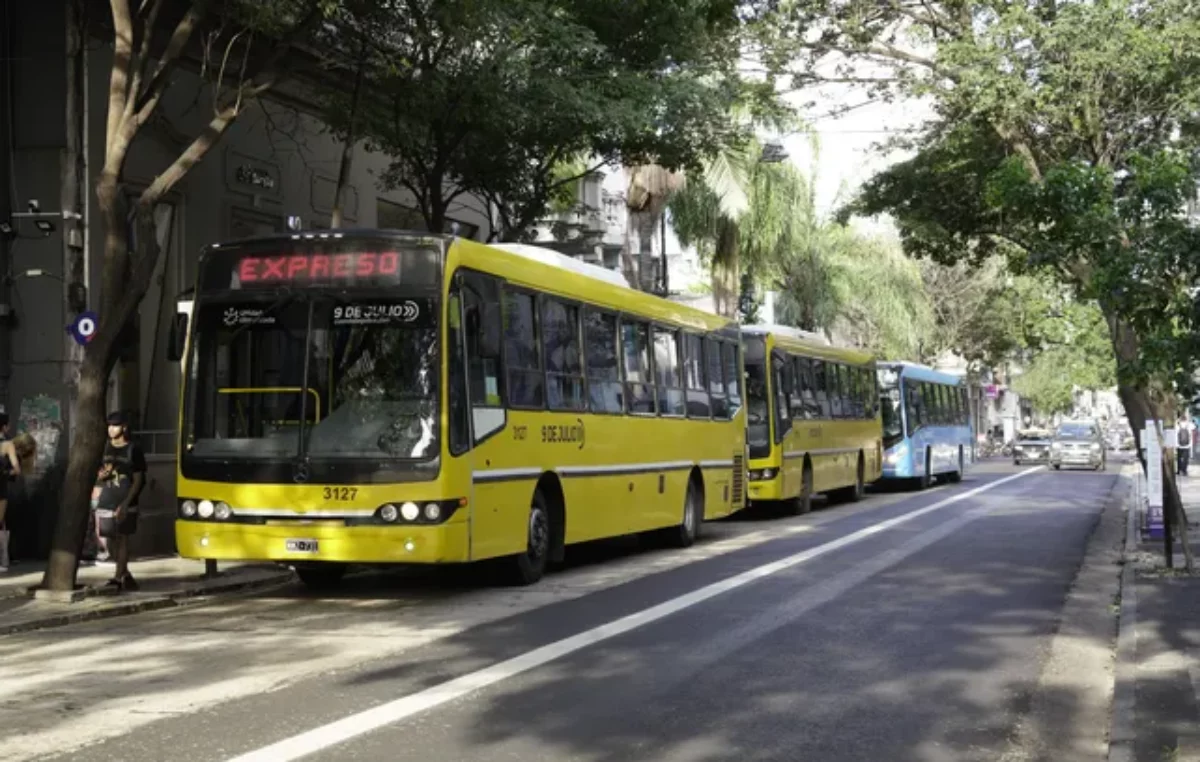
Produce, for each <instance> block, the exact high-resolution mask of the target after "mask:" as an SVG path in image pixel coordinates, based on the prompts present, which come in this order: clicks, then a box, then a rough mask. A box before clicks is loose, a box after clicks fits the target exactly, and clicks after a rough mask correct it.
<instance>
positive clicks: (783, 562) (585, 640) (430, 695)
mask: <svg viewBox="0 0 1200 762" xmlns="http://www.w3.org/2000/svg"><path fill="white" fill-rule="evenodd" d="M1041 470H1042V468H1041V467H1040V466H1037V467H1034V468H1030V469H1026V470H1025V471H1022V472H1020V473H1018V474H1013V475H1012V476H1006V477H1005V478H1003V479H998V480H996V481H994V482H990V483H988V484H984V485H982V486H980V487H976V488H975V489H972V490H968V491H967V492H962V493H960V494H957V495H951V496H950V497H948V498H946V499H944V500H939V501H938V502H936V503H934V504H933V505H929V506H926V507H924V508H920V509H918V510H915V511H913V512H911V513H906V514H904V515H903V516H897V517H896V518H893V519H888V520H887V521H883V522H880V523H879V524H874V525H872V526H869V527H866V528H864V529H860V530H858V531H857V532H853V533H851V534H848V535H846V536H845V537H840V538H838V539H836V540H832V541H830V542H827V543H825V544H824V545H818V546H817V547H815V548H810V549H808V550H805V551H801V552H799V553H795V554H793V555H790V556H787V557H785V558H781V559H779V560H777V561H772V562H771V563H769V564H763V565H762V566H758V567H755V568H753V569H750V570H748V571H744V572H742V573H741V574H737V575H734V576H732V577H729V578H727V579H723V580H721V581H720V582H714V583H712V584H710V585H705V586H704V587H702V588H699V589H697V590H693V591H692V592H690V593H687V594H685V595H681V596H679V597H678V598H673V599H671V600H669V601H664V602H663V603H660V604H658V605H656V606H651V607H650V608H648V609H643V610H642V611H638V612H636V613H634V614H629V615H628V616H625V617H622V618H620V619H617V620H614V621H612V622H609V623H608V624H603V625H600V626H599V627H594V628H592V629H590V630H587V631H585V632H581V633H579V634H578V635H572V636H571V637H569V638H564V639H562V640H559V641H556V642H554V643H550V644H549V645H545V646H542V647H541V648H535V649H534V650H532V651H529V652H527V653H524V654H521V655H520V656H516V657H513V658H511V659H508V660H506V661H502V662H500V663H499V664H493V665H492V666H490V667H485V668H483V669H481V670H478V671H476V672H471V673H469V674H466V675H463V676H461V677H457V678H455V679H453V680H450V681H448V682H445V683H442V684H441V685H435V686H433V687H432V688H427V689H425V690H423V691H420V692H419V693H413V694H411V695H408V696H403V697H401V698H398V699H396V700H395V701H389V702H388V703H386V704H381V705H379V706H377V707H375V708H373V709H367V710H365V711H363V712H359V713H358V714H352V715H350V716H349V717H344V718H342V719H340V720H336V721H334V722H331V723H329V724H327V725H322V726H320V727H317V728H313V729H312V730H309V731H306V732H304V733H301V734H299V735H296V736H293V737H291V738H287V739H284V740H283V741H279V742H278V743H274V744H271V745H270V746H265V747H263V748H261V749H258V750H256V751H252V752H249V753H247V754H243V755H241V756H239V757H234V758H232V759H230V760H229V761H228V762H290V760H294V759H300V758H302V757H306V756H308V755H310V754H315V753H316V752H318V751H321V750H322V749H328V748H330V747H331V746H336V745H337V744H340V743H343V742H345V741H349V740H350V739H353V738H357V737H359V736H362V735H366V734H367V733H370V732H372V731H374V730H378V729H379V728H382V727H384V726H387V725H393V724H395V723H397V722H399V721H400V720H403V719H406V718H408V717H412V716H413V715H416V714H420V713H421V712H425V711H428V710H430V709H433V708H434V707H437V706H441V705H442V704H445V703H448V702H450V701H454V700H455V699H459V698H462V697H463V696H466V695H467V694H469V693H473V692H475V691H478V690H482V689H483V688H487V687H488V686H491V685H495V684H496V683H499V682H502V681H504V680H507V679H509V678H512V677H516V676H517V675H520V674H523V673H525V672H529V671H530V670H533V669H536V668H538V667H541V666H544V665H546V664H549V663H550V662H553V661H557V660H559V659H561V658H563V657H564V656H568V655H570V654H572V653H575V652H576V651H579V650H581V649H583V648H586V647H588V646H591V645H595V644H597V643H601V642H603V641H605V640H609V639H611V638H615V637H617V636H618V635H623V634H625V633H627V632H630V631H632V630H636V629H638V628H640V627H644V626H646V625H648V624H651V623H652V622H657V621H658V620H660V619H665V618H666V617H668V616H671V615H672V614H676V613H678V612H680V611H683V610H684V609H688V608H691V607H692V606H695V605H697V604H699V603H703V602H704V601H707V600H709V599H710V598H715V597H716V596H718V595H721V594H722V593H727V592H729V591H730V590H736V589H737V588H739V587H744V586H745V585H748V584H750V583H751V582H754V581H756V580H759V579H762V578H764V577H769V576H771V575H772V574H778V573H779V572H781V571H784V570H786V569H790V568H792V567H794V566H798V565H800V564H802V563H805V562H807V561H811V560H812V559H814V558H817V557H818V556H823V555H825V554H826V553H830V552H832V551H835V550H838V549H839V548H844V547H846V546H847V545H852V544H854V543H856V542H859V541H860V540H864V539H866V538H868V537H871V536H872V535H876V534H879V533H880V532H884V531H886V530H888V529H891V528H892V527H895V526H899V525H900V524H904V523H906V522H909V521H912V520H913V519H915V518H918V517H920V516H924V515H926V514H928V513H932V512H934V511H937V510H940V509H942V508H945V507H946V506H948V505H953V504H954V503H959V502H962V501H963V500H966V499H968V498H971V497H974V496H975V495H978V494H980V493H982V492H987V491H988V490H991V489H995V488H996V487H999V486H1000V485H1002V484H1007V483H1008V482H1011V481H1015V480H1017V479H1020V478H1022V477H1025V476H1028V475H1029V474H1032V473H1036V472H1038V471H1041Z"/></svg>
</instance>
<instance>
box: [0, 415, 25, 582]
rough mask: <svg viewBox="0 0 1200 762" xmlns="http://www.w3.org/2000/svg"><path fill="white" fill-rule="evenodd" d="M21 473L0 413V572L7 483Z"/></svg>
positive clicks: (3, 568)
mask: <svg viewBox="0 0 1200 762" xmlns="http://www.w3.org/2000/svg"><path fill="white" fill-rule="evenodd" d="M20 475H21V460H20V458H18V457H17V450H16V448H15V447H13V443H12V442H10V441H9V439H8V413H0V574H3V573H4V572H7V571H8V563H9V560H8V537H9V535H8V525H7V524H6V523H4V517H5V514H6V513H8V483H9V481H12V480H15V479H16V478H17V477H18V476H20Z"/></svg>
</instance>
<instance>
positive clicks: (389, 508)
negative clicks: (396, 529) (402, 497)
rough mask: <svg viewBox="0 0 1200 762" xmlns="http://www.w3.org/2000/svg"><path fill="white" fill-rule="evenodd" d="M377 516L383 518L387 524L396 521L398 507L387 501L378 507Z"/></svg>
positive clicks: (398, 512)
mask: <svg viewBox="0 0 1200 762" xmlns="http://www.w3.org/2000/svg"><path fill="white" fill-rule="evenodd" d="M379 518H381V519H383V520H384V521H386V522H387V523H389V524H392V523H394V522H395V521H396V519H398V518H400V509H399V508H397V507H396V506H394V505H392V504H391V503H388V504H387V505H385V506H383V507H382V508H380V509H379Z"/></svg>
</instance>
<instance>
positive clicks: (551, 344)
mask: <svg viewBox="0 0 1200 762" xmlns="http://www.w3.org/2000/svg"><path fill="white" fill-rule="evenodd" d="M542 347H543V349H544V351H545V355H544V356H545V358H546V397H547V401H548V402H549V408H550V409H551V410H584V409H586V407H587V403H586V399H585V397H584V392H583V358H582V357H581V356H580V354H579V308H578V307H576V306H575V305H572V304H563V303H562V302H560V301H558V300H557V299H551V298H549V297H543V298H542Z"/></svg>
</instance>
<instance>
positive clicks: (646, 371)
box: [621, 318, 658, 415]
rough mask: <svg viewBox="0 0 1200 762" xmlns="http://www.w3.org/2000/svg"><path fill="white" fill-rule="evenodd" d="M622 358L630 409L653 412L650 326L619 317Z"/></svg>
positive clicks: (649, 413)
mask: <svg viewBox="0 0 1200 762" xmlns="http://www.w3.org/2000/svg"><path fill="white" fill-rule="evenodd" d="M621 357H622V358H623V362H622V363H621V370H622V372H623V378H624V379H625V390H626V394H627V395H628V397H629V412H631V413H642V414H645V415H654V413H655V412H656V411H657V409H658V407H657V405H656V404H655V398H654V385H653V384H652V383H650V380H651V379H650V329H649V327H648V326H647V325H646V324H645V323H635V322H633V321H630V320H626V319H624V318H622V319H621Z"/></svg>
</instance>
